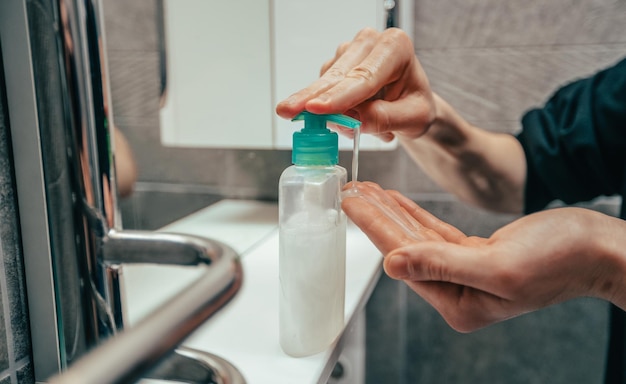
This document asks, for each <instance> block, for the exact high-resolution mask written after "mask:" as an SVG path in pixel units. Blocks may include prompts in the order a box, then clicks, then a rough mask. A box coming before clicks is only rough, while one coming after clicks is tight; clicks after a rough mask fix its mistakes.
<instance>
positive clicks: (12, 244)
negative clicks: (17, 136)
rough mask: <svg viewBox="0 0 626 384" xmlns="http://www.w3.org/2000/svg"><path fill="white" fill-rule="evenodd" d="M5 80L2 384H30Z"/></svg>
mask: <svg viewBox="0 0 626 384" xmlns="http://www.w3.org/2000/svg"><path fill="white" fill-rule="evenodd" d="M0 71H2V65H1V62H0ZM3 80H4V79H3V75H2V74H1V73H0V383H2V384H18V383H19V384H30V383H34V376H33V371H32V364H31V357H30V348H31V345H30V333H29V328H28V314H27V305H26V295H25V282H24V268H23V259H22V250H21V241H20V238H19V225H18V218H17V214H18V213H17V201H16V199H15V182H14V179H13V175H12V169H13V163H12V156H11V152H10V143H11V139H10V136H9V128H8V116H7V114H6V113H5V109H4V106H5V105H6V104H5V100H4V81H3Z"/></svg>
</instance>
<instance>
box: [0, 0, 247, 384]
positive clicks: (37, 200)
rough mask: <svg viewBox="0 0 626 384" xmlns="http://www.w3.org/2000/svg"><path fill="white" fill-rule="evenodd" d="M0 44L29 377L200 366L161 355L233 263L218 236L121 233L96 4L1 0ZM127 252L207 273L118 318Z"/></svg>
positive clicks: (192, 323) (84, 378)
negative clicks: (131, 317) (128, 320)
mask: <svg viewBox="0 0 626 384" xmlns="http://www.w3.org/2000/svg"><path fill="white" fill-rule="evenodd" d="M0 43H1V44H0V46H1V47H2V51H3V57H4V60H5V66H4V67H5V72H6V78H7V81H6V89H7V98H8V111H9V117H10V123H11V131H12V140H13V149H14V154H15V163H16V166H15V167H16V183H17V189H18V191H17V192H18V199H19V204H20V205H19V208H20V218H21V228H22V238H23V241H24V246H23V249H24V257H25V261H24V264H25V269H26V285H27V290H28V302H29V313H30V318H31V335H32V343H33V366H34V370H35V379H36V381H37V382H43V381H46V380H48V379H49V378H50V377H53V376H55V377H56V378H55V379H54V380H55V382H66V380H67V382H74V381H71V377H72V375H75V373H73V372H82V373H81V376H80V380H79V381H78V382H80V383H82V384H89V383H96V382H97V383H126V382H128V381H129V380H131V379H133V380H134V379H136V378H138V377H141V376H142V375H144V374H148V371H152V374H151V375H152V376H154V375H158V374H160V375H162V376H163V377H167V378H169V379H176V378H177V377H178V376H177V374H175V373H174V372H173V371H171V370H170V371H168V368H167V367H170V368H171V369H177V368H176V367H180V366H181V364H183V363H185V364H195V365H196V366H197V367H198V368H199V369H200V370H201V371H202V370H204V371H206V372H208V371H207V368H206V367H207V366H208V363H207V362H208V361H213V362H215V361H219V358H213V359H210V358H207V357H206V356H205V355H203V354H201V353H190V352H189V351H188V350H186V349H179V350H177V351H175V352H174V353H170V352H171V351H172V350H173V349H174V348H176V347H177V346H178V345H179V344H180V343H181V342H182V341H183V339H184V338H185V337H186V336H188V335H189V334H190V333H191V332H192V331H193V330H194V329H195V328H196V327H198V326H199V325H200V324H201V323H202V322H203V321H205V320H206V319H207V318H209V317H210V316H211V315H212V314H213V313H215V312H216V311H217V310H219V309H220V308H221V307H222V306H223V305H224V304H225V303H226V302H227V301H228V300H229V299H230V298H232V297H233V295H234V294H235V293H236V292H237V290H238V289H239V287H240V285H241V282H242V269H241V264H240V262H239V259H238V257H237V255H236V253H235V252H234V251H233V250H232V249H231V248H229V247H228V246H226V245H224V244H221V243H219V242H217V241H213V240H210V239H203V238H195V237H191V236H185V235H179V234H166V233H159V232H147V231H146V232H141V231H125V230H123V228H122V223H121V219H120V215H119V211H118V206H117V188H116V179H115V151H114V148H112V145H113V136H112V135H113V134H114V132H113V129H112V127H113V126H114V122H113V118H112V115H113V114H112V111H111V101H110V96H109V95H110V93H109V86H108V80H107V79H108V72H107V60H106V49H105V47H106V44H105V36H104V33H103V21H102V10H101V1H100V0H40V1H26V0H12V1H2V2H0ZM125 263H158V264H179V265H180V264H182V265H203V266H205V267H206V274H204V275H203V276H202V277H200V278H199V279H198V280H197V281H196V282H194V283H192V284H191V285H190V286H189V287H188V288H187V289H185V290H184V291H183V292H182V293H180V295H179V296H177V298H176V300H172V301H169V302H168V303H167V305H166V306H164V307H162V308H160V309H159V310H157V311H156V312H155V313H154V314H153V315H150V316H149V317H148V318H146V319H145V320H144V321H143V322H141V323H140V324H137V325H136V326H133V327H132V328H129V329H124V316H123V312H124V303H123V297H122V294H121V290H120V280H121V279H122V271H123V266H122V265H123V264H125ZM155 334H156V335H160V337H157V338H155V337H154V335H155ZM164 336H167V337H164ZM94 356H95V357H94ZM94 359H96V360H95V362H96V364H93V365H92V364H90V362H93V361H94ZM164 359H165V360H164ZM161 361H165V362H164V365H162V366H160V368H156V364H157V363H159V362H161ZM81 367H83V368H84V367H88V370H89V371H90V372H92V373H90V374H89V375H87V374H84V372H83V371H81ZM203 367H204V368H203ZM74 369H76V371H74ZM220 369H222V368H215V370H217V371H219V370H220ZM222 370H223V369H222ZM235 371H236V370H235ZM63 372H64V373H63ZM60 373H61V375H60V376H58V375H59V374H60ZM191 382H193V381H191ZM201 382H202V381H201Z"/></svg>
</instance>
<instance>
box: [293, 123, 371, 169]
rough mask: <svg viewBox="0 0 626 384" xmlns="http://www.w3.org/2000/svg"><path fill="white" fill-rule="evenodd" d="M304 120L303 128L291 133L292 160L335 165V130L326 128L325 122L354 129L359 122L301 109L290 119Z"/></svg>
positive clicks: (337, 160) (336, 153)
mask: <svg viewBox="0 0 626 384" xmlns="http://www.w3.org/2000/svg"><path fill="white" fill-rule="evenodd" d="M298 120H304V128H303V129H302V130H300V131H299V132H294V134H293V152H292V155H291V157H292V162H293V163H294V164H296V165H335V164H337V163H338V162H339V145H338V141H339V139H338V136H337V133H336V132H332V131H331V130H329V129H328V128H326V122H327V121H331V122H333V123H335V124H339V125H342V126H344V127H347V128H351V129H356V128H359V127H360V126H361V122H360V121H358V120H356V119H353V118H351V117H349V116H345V115H340V114H328V115H323V114H319V115H318V114H315V113H311V112H308V111H303V112H301V113H300V114H298V115H297V116H296V117H294V118H293V119H292V121H298Z"/></svg>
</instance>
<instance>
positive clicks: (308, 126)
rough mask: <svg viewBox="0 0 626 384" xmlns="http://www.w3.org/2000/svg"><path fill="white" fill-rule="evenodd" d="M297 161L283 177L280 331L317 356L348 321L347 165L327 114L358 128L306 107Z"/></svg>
mask: <svg viewBox="0 0 626 384" xmlns="http://www.w3.org/2000/svg"><path fill="white" fill-rule="evenodd" d="M301 119H303V120H304V121H305V127H304V129H302V130H301V131H299V132H296V133H294V148H293V163H294V165H292V166H290V167H289V168H287V169H285V171H284V172H283V174H282V175H281V177H280V182H279V197H278V206H279V241H280V248H279V278H280V293H279V327H280V332H279V335H280V336H279V339H280V345H281V347H282V349H283V351H284V352H285V353H287V354H288V355H291V356H296V357H301V356H309V355H312V354H315V353H318V352H321V351H323V350H324V349H326V348H327V347H328V346H330V345H331V344H332V343H333V342H334V341H335V339H336V338H337V336H338V335H339V334H340V332H341V330H342V329H343V327H344V311H345V274H346V261H345V259H346V217H345V214H344V213H343V211H342V210H341V189H342V187H343V186H344V185H345V183H346V180H347V171H346V170H345V168H343V167H340V166H338V165H337V162H338V147H337V141H338V139H337V134H336V133H334V132H331V131H330V130H328V129H327V128H326V121H333V122H335V123H337V124H342V125H346V126H348V127H351V128H357V127H358V126H360V123H359V122H358V121H356V120H354V119H351V118H349V117H347V116H342V115H314V114H310V113H308V112H303V113H302V114H300V115H298V116H297V117H296V118H295V119H294V120H301Z"/></svg>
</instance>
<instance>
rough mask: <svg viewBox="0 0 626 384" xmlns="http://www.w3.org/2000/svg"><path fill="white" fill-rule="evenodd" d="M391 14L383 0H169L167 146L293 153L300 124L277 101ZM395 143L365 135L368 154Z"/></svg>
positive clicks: (342, 142) (163, 137)
mask: <svg viewBox="0 0 626 384" xmlns="http://www.w3.org/2000/svg"><path fill="white" fill-rule="evenodd" d="M403 4H404V3H403ZM406 4H407V5H406V6H404V8H400V10H401V11H402V13H403V14H406V15H407V17H400V18H399V20H400V21H401V23H402V21H403V20H409V19H410V17H409V16H410V14H411V10H412V7H409V5H408V2H407V3H406ZM385 16H386V11H385V10H384V8H383V0H341V1H339V0H316V1H310V0H233V1H227V2H213V1H210V2H208V1H205V0H164V26H165V28H164V30H165V33H164V36H165V43H166V63H167V64H166V78H167V87H166V92H165V94H164V96H163V98H162V107H161V113H160V115H161V140H162V142H163V144H164V145H166V146H178V147H217V148H250V149H289V148H291V135H292V133H293V132H294V130H296V129H297V128H299V125H301V123H300V124H299V125H298V124H296V123H291V122H290V121H286V120H283V119H280V118H278V117H277V116H276V115H275V113H274V107H275V105H276V103H277V102H278V101H279V100H282V99H283V98H285V97H287V96H289V95H290V94H291V93H293V92H295V91H296V90H298V89H300V88H302V87H304V86H306V85H308V84H309V83H311V82H312V81H314V80H315V79H316V78H317V77H318V76H319V69H320V67H321V65H322V63H323V62H324V61H326V60H328V59H330V58H332V57H333V56H334V54H335V49H336V47H337V46H338V45H339V44H340V43H342V42H344V41H349V40H351V39H352V38H353V37H354V36H355V34H356V33H357V32H358V31H359V30H361V29H363V28H364V27H373V28H376V29H379V30H382V29H383V28H384V24H385ZM401 26H402V25H401ZM404 27H405V28H410V25H409V23H406V25H404ZM395 146H396V144H395V143H382V142H381V141H379V140H378V139H375V138H374V137H370V136H368V135H364V136H362V137H361V148H362V149H365V150H368V149H370V150H377V149H390V148H395ZM340 148H342V149H349V148H352V142H351V140H348V139H346V138H343V137H342V138H340Z"/></svg>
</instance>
